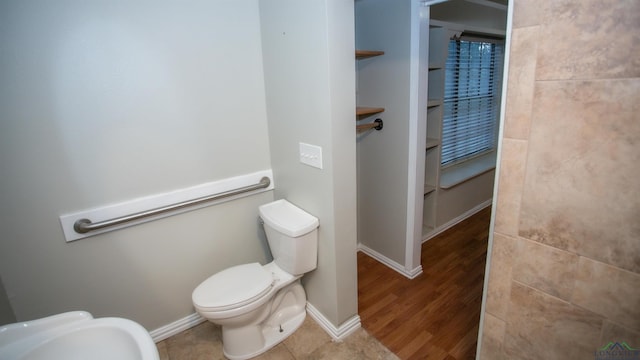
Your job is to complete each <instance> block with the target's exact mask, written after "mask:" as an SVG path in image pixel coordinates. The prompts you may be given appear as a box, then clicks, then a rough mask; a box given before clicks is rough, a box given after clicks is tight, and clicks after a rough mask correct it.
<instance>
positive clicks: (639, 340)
mask: <svg viewBox="0 0 640 360" xmlns="http://www.w3.org/2000/svg"><path fill="white" fill-rule="evenodd" d="M609 342H614V343H615V342H619V343H622V342H626V343H627V344H628V345H629V346H631V347H633V348H635V349H640V332H635V331H633V330H630V329H628V328H626V327H624V326H621V325H618V324H614V323H612V322H610V321H606V322H605V323H604V326H603V327H602V337H600V342H599V343H598V344H599V345H600V347H602V346H604V345H606V344H608V343H609Z"/></svg>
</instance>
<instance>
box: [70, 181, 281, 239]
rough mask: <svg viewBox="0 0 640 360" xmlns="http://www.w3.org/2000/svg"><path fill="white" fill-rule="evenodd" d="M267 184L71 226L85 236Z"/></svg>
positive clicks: (83, 220) (264, 186)
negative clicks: (92, 232)
mask: <svg viewBox="0 0 640 360" xmlns="http://www.w3.org/2000/svg"><path fill="white" fill-rule="evenodd" d="M269 184H271V179H269V177H267V176H265V177H263V178H262V179H260V182H259V183H257V184H253V185H248V186H243V187H241V188H237V189H234V190H229V191H224V192H221V193H217V194H212V195H207V196H203V197H199V198H197V199H192V200H187V201H183V202H179V203H177V204H171V205H166V206H162V207H159V208H155V209H151V210H146V211H140V212H137V213H135V214H129V215H125V216H120V217H117V218H113V219H109V220H104V221H98V222H96V223H94V222H91V220H89V219H80V220H77V221H76V222H75V223H74V224H73V230H75V231H76V232H77V233H79V234H86V233H88V232H90V231H95V230H100V229H104V228H107V227H111V226H116V225H121V224H124V223H127V222H131V221H135V220H140V219H143V218H146V217H150V216H155V215H159V214H163V213H166V212H170V211H174V210H179V209H183V208H186V207H190V206H195V205H200V204H202V203H206V202H209V201H213V200H220V199H224V198H228V197H230V196H234V195H239V194H242V193H246V192H249V191H253V190H258V189H264V188H267V187H269Z"/></svg>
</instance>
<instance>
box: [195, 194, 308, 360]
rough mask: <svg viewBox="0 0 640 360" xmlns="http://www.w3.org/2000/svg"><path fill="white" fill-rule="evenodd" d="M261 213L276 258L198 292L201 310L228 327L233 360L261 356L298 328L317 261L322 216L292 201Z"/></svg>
mask: <svg viewBox="0 0 640 360" xmlns="http://www.w3.org/2000/svg"><path fill="white" fill-rule="evenodd" d="M259 212H260V218H261V219H262V221H263V224H264V229H265V233H266V235H267V241H268V243H269V247H270V248H271V254H272V255H273V261H272V262H270V263H269V264H267V265H264V266H263V265H260V264H259V263H251V264H244V265H237V266H233V267H230V268H228V269H225V270H222V271H220V272H218V273H216V274H214V275H213V276H211V277H210V278H208V279H207V280H205V281H204V282H203V283H202V284H200V285H199V286H198V287H197V288H196V289H195V290H194V291H193V294H192V300H193V305H194V306H195V308H196V310H197V311H198V313H199V314H200V315H201V316H202V317H204V318H205V319H207V320H209V321H211V322H213V323H215V324H219V325H221V326H222V343H223V349H224V355H225V356H226V357H227V358H229V359H248V358H251V357H254V356H257V355H259V354H261V353H263V352H265V351H267V350H269V349H270V348H272V347H273V346H275V345H277V344H278V343H280V342H281V341H282V340H284V339H286V338H287V337H288V336H289V335H291V334H292V333H293V332H294V331H295V330H296V329H298V327H299V326H300V325H301V324H302V322H303V321H304V318H305V316H306V311H305V308H306V303H307V297H306V294H305V292H304V289H303V288H302V285H301V284H300V278H301V277H302V275H303V274H304V273H306V272H309V271H311V270H313V269H315V268H316V264H317V253H318V219H317V218H316V217H314V216H312V215H310V214H308V213H306V212H305V211H304V210H302V209H300V208H298V207H296V206H294V205H292V204H291V203H289V202H288V201H286V200H278V201H274V202H272V203H268V204H265V205H262V206H260V207H259Z"/></svg>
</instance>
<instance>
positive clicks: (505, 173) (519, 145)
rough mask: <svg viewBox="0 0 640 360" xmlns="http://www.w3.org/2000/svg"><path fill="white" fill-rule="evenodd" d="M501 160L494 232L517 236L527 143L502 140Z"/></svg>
mask: <svg viewBox="0 0 640 360" xmlns="http://www.w3.org/2000/svg"><path fill="white" fill-rule="evenodd" d="M501 153H502V156H501V157H502V160H501V162H500V176H499V184H500V187H499V189H498V193H497V196H496V201H497V208H496V218H495V225H494V226H495V231H497V232H499V233H502V234H506V235H511V236H517V235H518V225H519V222H520V220H519V214H520V199H521V197H522V186H523V184H524V174H525V165H526V160H527V142H526V141H523V140H512V139H507V138H505V139H503V140H502V150H501Z"/></svg>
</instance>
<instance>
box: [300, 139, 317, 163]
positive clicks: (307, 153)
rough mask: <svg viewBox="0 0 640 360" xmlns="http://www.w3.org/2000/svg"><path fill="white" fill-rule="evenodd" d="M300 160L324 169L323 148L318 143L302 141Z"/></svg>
mask: <svg viewBox="0 0 640 360" xmlns="http://www.w3.org/2000/svg"><path fill="white" fill-rule="evenodd" d="M300 162H301V163H303V164H307V165H309V166H313V167H315V168H318V169H322V148H321V147H320V146H317V145H311V144H305V143H300Z"/></svg>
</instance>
